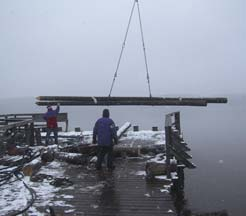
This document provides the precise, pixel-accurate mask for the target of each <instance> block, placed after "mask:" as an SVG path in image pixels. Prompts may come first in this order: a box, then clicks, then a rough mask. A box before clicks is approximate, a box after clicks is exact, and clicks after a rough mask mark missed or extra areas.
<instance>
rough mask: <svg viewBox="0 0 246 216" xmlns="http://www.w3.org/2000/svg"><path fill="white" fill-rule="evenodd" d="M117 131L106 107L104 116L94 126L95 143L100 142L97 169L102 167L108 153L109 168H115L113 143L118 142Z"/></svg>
mask: <svg viewBox="0 0 246 216" xmlns="http://www.w3.org/2000/svg"><path fill="white" fill-rule="evenodd" d="M117 142H118V140H117V133H116V127H115V124H114V121H113V120H112V119H111V118H109V110H108V109H104V110H103V114H102V118H99V119H98V120H97V121H96V123H95V126H94V128H93V144H96V143H97V144H98V147H97V149H98V152H97V162H96V169H97V170H101V169H102V162H103V159H104V157H105V155H107V168H108V169H109V170H113V169H114V165H113V145H114V144H117Z"/></svg>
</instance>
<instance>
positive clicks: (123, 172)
mask: <svg viewBox="0 0 246 216" xmlns="http://www.w3.org/2000/svg"><path fill="white" fill-rule="evenodd" d="M8 117H9V116H8ZM16 118H17V116H16V117H15V119H16ZM4 119H5V120H6V118H4ZM8 119H9V118H8ZM23 121H24V122H23ZM3 122H4V121H3ZM25 125H27V126H25ZM34 125H35V122H34V121H33V119H32V120H30V119H26V120H24V119H22V120H21V121H17V122H13V121H11V123H10V122H8V121H7V124H6V125H3V126H2V127H1V129H2V130H5V129H6V130H9V129H12V130H17V131H18V130H19V129H22V127H24V128H25V127H26V128H27V129H28V131H29V132H30V131H33V129H35V126H34ZM129 125H130V124H129ZM126 128H128V127H126ZM121 130H122V129H119V131H121ZM122 131H123V130H122ZM141 133H144V134H141ZM125 135H126V136H123V137H122V138H121V139H120V141H121V143H119V144H118V145H117V146H115V150H117V149H118V151H119V152H121V154H119V155H120V156H119V158H117V160H116V163H115V164H116V169H115V170H114V171H113V172H109V171H107V170H106V169H105V168H104V169H103V170H104V171H100V172H98V171H96V170H95V167H94V165H93V163H88V162H86V163H83V164H80V165H78V164H77V165H72V164H69V161H68V160H62V161H58V160H56V161H54V163H55V164H56V168H55V169H54V170H57V168H59V169H60V171H59V172H61V173H62V177H66V178H68V179H69V181H70V182H72V183H73V185H72V186H64V187H62V186H61V187H58V188H57V189H54V187H53V186H51V185H52V184H51V185H50V183H52V181H53V180H54V179H55V178H56V176H55V175H54V176H49V173H50V170H49V164H51V163H47V164H46V163H44V164H42V163H41V162H37V163H36V164H37V165H38V166H35V163H34V164H33V166H32V168H33V170H32V172H31V173H34V174H33V175H32V174H31V177H30V180H28V182H27V184H29V185H30V187H33V189H34V191H35V190H36V193H37V199H36V200H35V202H34V204H33V206H32V208H30V209H29V210H27V213H28V214H30V215H35V212H34V211H33V209H35V210H36V212H38V213H44V214H46V213H47V209H48V207H49V206H51V208H52V210H53V211H54V214H53V215H58V216H59V215H84V216H94V215H101V216H103V215H104V216H113V215H119V216H121V215H122V216H131V215H134V216H135V215H136V216H140V215H141V216H148V215H149V216H152V215H167V216H171V215H177V213H179V212H180V211H182V209H181V210H180V209H177V208H176V209H175V207H176V204H175V202H176V200H173V197H172V196H171V194H170V193H169V192H170V187H171V183H172V184H173V185H174V187H173V188H176V189H178V190H181V191H182V190H183V187H184V168H186V167H187V168H195V165H194V164H192V163H191V162H190V161H189V159H190V158H191V156H190V155H189V154H188V153H187V151H190V149H189V148H188V147H187V144H186V143H185V142H184V140H183V138H182V136H181V126H180V113H179V112H175V113H170V114H167V115H166V124H165V132H164V131H158V129H157V128H156V127H155V128H153V131H147V132H146V131H138V130H133V131H130V132H129V133H127V134H125ZM146 135H148V136H146ZM90 136H91V134H90ZM134 137H135V138H134ZM86 139H88V137H87V138H86ZM32 140H33V137H32ZM88 140H91V138H89V139H88ZM33 141H35V140H33ZM7 144H8V142H7ZM26 144H28V142H27V143H26ZM32 144H34V146H33V147H32V149H33V150H34V149H35V147H36V145H38V142H35V143H34V142H33V143H32ZM80 144H81V143H80ZM69 145H71V144H69ZM72 145H75V143H73V144H72ZM82 145H85V143H84V144H83V143H82ZM159 145H160V146H159ZM39 147H40V146H37V148H38V149H39ZM73 147H74V146H73ZM75 147H76V146H75ZM149 147H154V148H155V150H158V151H156V152H153V151H150V149H151V148H149ZM43 148H45V147H43ZM62 149H66V148H61V146H59V148H57V149H56V150H55V151H57V152H58V153H59V152H60V153H64V154H70V153H69V152H66V151H65V150H64V152H63V151H62ZM75 149H76V150H78V148H77V147H76V148H75ZM129 150H130V153H131V154H130V155H131V156H129V154H128V152H129ZM122 152H123V154H122ZM133 153H134V154H133ZM148 153H151V154H150V155H152V156H150V155H148ZM78 154H80V157H81V158H82V157H85V158H86V157H87V158H91V157H92V156H93V155H85V154H84V153H83V154H81V152H77V154H76V155H77V156H78ZM157 154H158V155H161V158H162V159H161V160H160V161H157V160H155V157H156V155H157ZM55 155H56V154H55ZM94 155H95V152H94ZM146 156H147V157H146ZM149 157H152V159H154V160H155V161H157V162H156V163H159V164H160V163H162V164H163V165H164V166H163V167H164V169H163V170H157V171H158V172H156V169H155V166H154V167H153V166H152V168H154V169H153V170H151V169H148V168H147V164H148V159H147V158H149ZM41 158H42V156H41ZM57 159H59V158H57ZM174 160H176V161H177V162H176V165H175V167H176V168H175V171H173V170H171V169H172V167H173V164H172V161H174ZM51 161H52V160H51ZM65 161H66V162H65ZM85 161H86V160H85ZM52 163H53V162H52ZM151 163H152V164H153V162H152V161H151ZM1 165H3V164H1ZM23 165H24V164H23V163H21V167H23ZM40 166H42V168H43V167H44V168H45V167H47V168H45V171H42V168H41V170H40V171H41V172H39V171H38V170H35V169H36V168H35V167H38V168H40ZM18 170H21V169H18ZM160 171H161V172H160ZM47 173H48V176H47ZM51 173H52V172H51ZM36 174H37V176H38V175H39V174H41V176H42V175H46V177H48V178H47V179H46V178H45V179H46V180H45V182H43V181H37V182H35V181H34V183H33V179H35V178H36V177H35V176H36ZM53 174H54V173H53ZM58 174H59V173H58ZM149 174H150V175H149ZM173 174H174V176H173ZM158 175H162V178H160V177H158ZM31 179H32V180H31ZM43 184H45V185H46V186H45V187H44V186H43ZM180 185H181V187H180ZM176 186H177V187H176ZM46 187H51V188H52V189H51V191H53V192H52V196H49V197H51V198H47V196H46V195H45V196H43V195H42V194H46V192H45V191H40V190H44V188H46ZM47 195H48V194H47ZM13 199H14V198H13ZM46 199H48V202H49V206H48V205H47V204H46V205H43V203H44V202H47V200H46ZM17 210H18V209H15V211H17ZM8 213H9V212H8ZM51 215H52V214H51Z"/></svg>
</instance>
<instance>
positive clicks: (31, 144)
mask: <svg viewBox="0 0 246 216" xmlns="http://www.w3.org/2000/svg"><path fill="white" fill-rule="evenodd" d="M29 130H30V146H34V143H35V140H34V123H31V124H30V129H29Z"/></svg>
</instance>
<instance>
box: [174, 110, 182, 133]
mask: <svg viewBox="0 0 246 216" xmlns="http://www.w3.org/2000/svg"><path fill="white" fill-rule="evenodd" d="M174 118H175V126H176V129H177V130H178V131H179V134H180V133H181V127H180V112H176V113H175V114H174Z"/></svg>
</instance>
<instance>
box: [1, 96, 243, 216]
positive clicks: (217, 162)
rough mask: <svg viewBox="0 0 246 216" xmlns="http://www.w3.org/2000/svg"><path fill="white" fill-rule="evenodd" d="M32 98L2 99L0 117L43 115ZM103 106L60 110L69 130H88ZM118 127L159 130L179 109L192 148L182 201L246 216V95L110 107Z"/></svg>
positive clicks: (198, 207)
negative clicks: (222, 100)
mask: <svg viewBox="0 0 246 216" xmlns="http://www.w3.org/2000/svg"><path fill="white" fill-rule="evenodd" d="M34 102H35V99H30V98H24V99H2V100H0V114H6V113H22V112H23V113H27V112H45V111H46V109H45V107H37V106H35V104H34ZM102 109H103V107H61V111H63V112H68V115H69V124H70V129H73V128H74V127H81V129H82V130H91V129H92V127H93V125H94V122H95V120H96V119H97V118H98V117H100V116H101V112H102ZM109 109H110V111H111V117H112V118H113V119H114V121H115V122H116V124H117V125H119V126H120V125H122V124H123V123H124V122H126V121H130V122H131V123H132V125H139V126H140V129H150V128H151V127H152V126H158V127H159V128H160V129H163V128H164V119H165V114H167V113H169V112H174V111H181V127H182V130H183V133H184V138H185V140H186V141H187V142H188V144H189V146H190V147H191V150H192V151H191V154H192V155H193V159H192V161H193V162H194V163H195V164H196V165H197V169H195V170H187V169H186V170H185V178H186V179H185V198H186V199H187V203H188V207H189V208H190V209H192V210H193V211H196V212H202V211H216V210H222V209H226V210H227V211H228V212H229V214H230V215H231V216H244V215H245V214H246V205H245V200H246V189H245V188H244V183H245V182H246V166H245V165H244V164H245V154H246V138H245V134H246V129H245V125H246V96H233V97H231V98H229V104H220V105H212V104H211V105H209V106H208V107H202V108H199V107H129V106H128V107H109Z"/></svg>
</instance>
